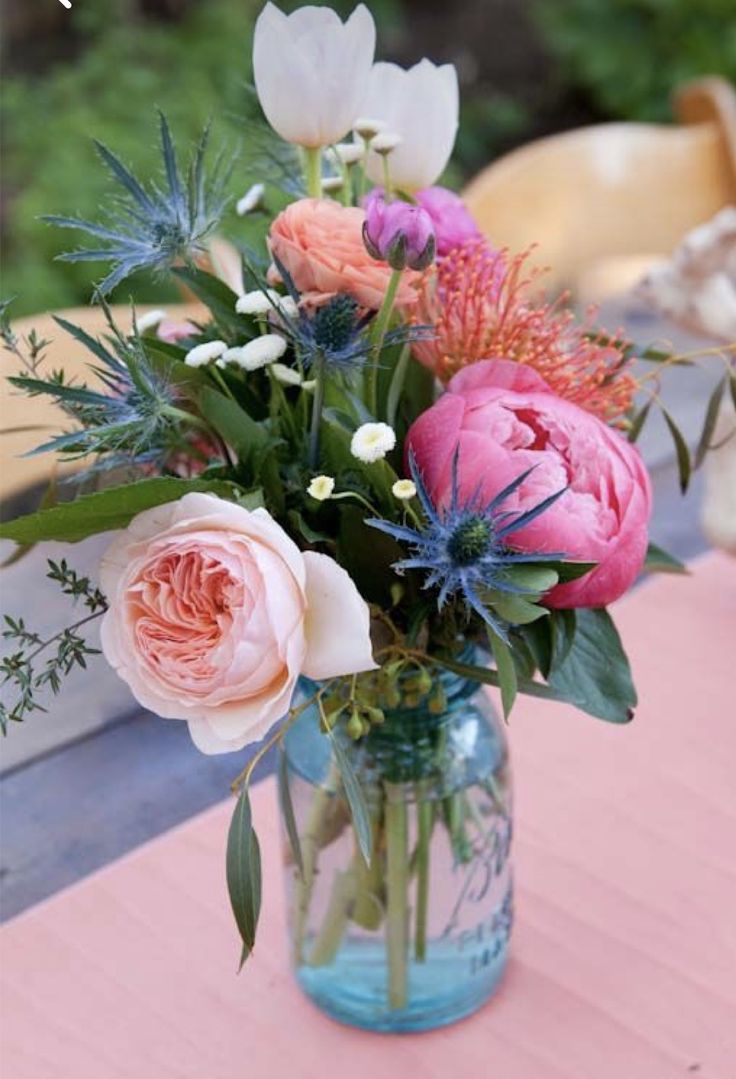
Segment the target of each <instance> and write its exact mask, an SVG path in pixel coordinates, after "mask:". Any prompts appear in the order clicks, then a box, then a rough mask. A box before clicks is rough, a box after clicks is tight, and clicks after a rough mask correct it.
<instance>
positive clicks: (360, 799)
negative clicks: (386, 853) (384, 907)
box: [330, 731, 373, 866]
mask: <svg viewBox="0 0 736 1079" xmlns="http://www.w3.org/2000/svg"><path fill="white" fill-rule="evenodd" d="M330 741H331V742H332V749H333V752H334V754H335V760H336V761H337V766H338V768H339V769H340V775H341V777H342V785H343V787H344V789H345V797H346V798H347V800H348V805H349V806H350V812H351V814H352V817H353V827H354V829H355V835H356V838H357V840H358V846H359V847H360V852H361V854H362V855H363V859H364V861H365V864H366V865H368V866H369V865H370V864H371V847H372V845H373V832H372V830H371V816H370V813H369V811H368V803H367V802H366V800H365V793H364V791H363V788H362V787H361V785H360V780H359V779H358V776H357V775H356V772H355V769H354V768H353V764H352V761H351V760H350V757H349V756H348V754H347V753H346V752H345V748H344V746H343V745H342V743H341V742H340V739H339V738H336V737H335V735H334V733H333V732H332V731H330Z"/></svg>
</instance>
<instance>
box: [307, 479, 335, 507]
mask: <svg viewBox="0 0 736 1079" xmlns="http://www.w3.org/2000/svg"><path fill="white" fill-rule="evenodd" d="M334 490H335V481H334V479H333V478H332V476H315V477H314V479H313V480H312V482H311V483H310V484H309V487H307V494H308V495H311V496H312V498H316V499H317V501H318V502H326V501H327V499H328V498H331V497H332V492H333V491H334Z"/></svg>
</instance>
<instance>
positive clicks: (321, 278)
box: [269, 199, 422, 310]
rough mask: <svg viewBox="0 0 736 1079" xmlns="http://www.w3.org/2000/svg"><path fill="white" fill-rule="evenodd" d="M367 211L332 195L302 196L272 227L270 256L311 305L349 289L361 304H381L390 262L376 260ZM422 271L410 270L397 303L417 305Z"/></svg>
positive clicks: (366, 305) (282, 213) (406, 272)
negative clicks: (367, 238)
mask: <svg viewBox="0 0 736 1079" xmlns="http://www.w3.org/2000/svg"><path fill="white" fill-rule="evenodd" d="M364 220H365V213H364V211H363V210H360V209H357V208H355V207H347V206H341V205H340V204H339V203H337V202H333V201H332V200H331V199H300V200H299V201H298V202H292V203H291V205H290V206H287V207H286V209H285V210H283V211H282V212H281V213H280V214H279V216H278V217H277V218H276V220H275V221H274V222H273V224H272V225H271V232H270V235H269V246H270V249H271V254H272V255H274V256H275V257H276V258H277V259H278V260H279V262H281V263H283V265H284V266H285V267H286V269H287V270H288V272H289V273H290V274H291V277H292V278H293V280H294V284H295V285H296V287H297V289H298V290H299V292H301V293H302V295H303V297H304V299H305V300H306V301H307V302H308V303H312V304H317V305H319V304H321V303H325V302H326V301H327V300H329V299H330V297H331V296H334V295H335V294H336V293H338V292H347V293H349V294H350V295H351V296H353V297H354V298H355V299H356V300H357V301H358V303H359V304H360V305H361V306H362V307H369V308H373V309H374V310H378V308H380V306H381V304H382V302H383V298H384V296H385V295H386V289H387V287H388V282H389V279H390V277H391V268H390V267H389V266H388V265H387V264H386V263H385V262H377V261H376V260H375V259H373V258H371V256H370V255H369V254H368V252H367V251H366V249H365V246H364V244H363V235H362V232H363V221H364ZM421 276H422V275H421V274H419V273H415V272H414V271H412V270H405V271H404V274H403V276H402V279H401V283H400V285H399V291H398V296H397V302H398V304H399V305H400V306H402V307H406V306H412V305H413V304H414V302H415V300H416V292H415V286H416V285H417V283H418V282H419V281H420V280H421Z"/></svg>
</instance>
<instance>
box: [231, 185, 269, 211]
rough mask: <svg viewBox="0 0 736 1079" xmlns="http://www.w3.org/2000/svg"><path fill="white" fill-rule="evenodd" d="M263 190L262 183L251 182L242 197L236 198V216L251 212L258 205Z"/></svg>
mask: <svg viewBox="0 0 736 1079" xmlns="http://www.w3.org/2000/svg"><path fill="white" fill-rule="evenodd" d="M265 190H266V188H265V186H264V185H263V184H252V185H251V187H249V188H248V190H247V191H246V193H245V194H244V195H243V197H242V199H238V203H237V205H236V207H235V212H236V213H237V215H238V217H245V215H246V214H249V213H252V212H253V210H255V209H256V208H257V207H258V206H259V205H260V202H261V199H262V198H263V192H264V191H265Z"/></svg>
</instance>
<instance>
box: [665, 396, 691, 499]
mask: <svg viewBox="0 0 736 1079" xmlns="http://www.w3.org/2000/svg"><path fill="white" fill-rule="evenodd" d="M662 415H663V416H664V421H665V423H666V424H667V427H668V428H669V432H670V434H671V435H672V441H673V442H674V444H675V455H676V457H677V470H678V473H679V476H680V490H681V491H682V493H683V494H685V492H686V491H687V489H688V486H689V484H690V473H691V471H692V468H691V464H690V450H689V449H688V448H687V443H686V442H685V439H684V437H683V435H682V432H681V431H680V428H679V427H678V426H677V424H676V423H675V421H674V420H673V419H672V417H671V416H670V414H669V412H668V411H667V409H666V408H663V409H662Z"/></svg>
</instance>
